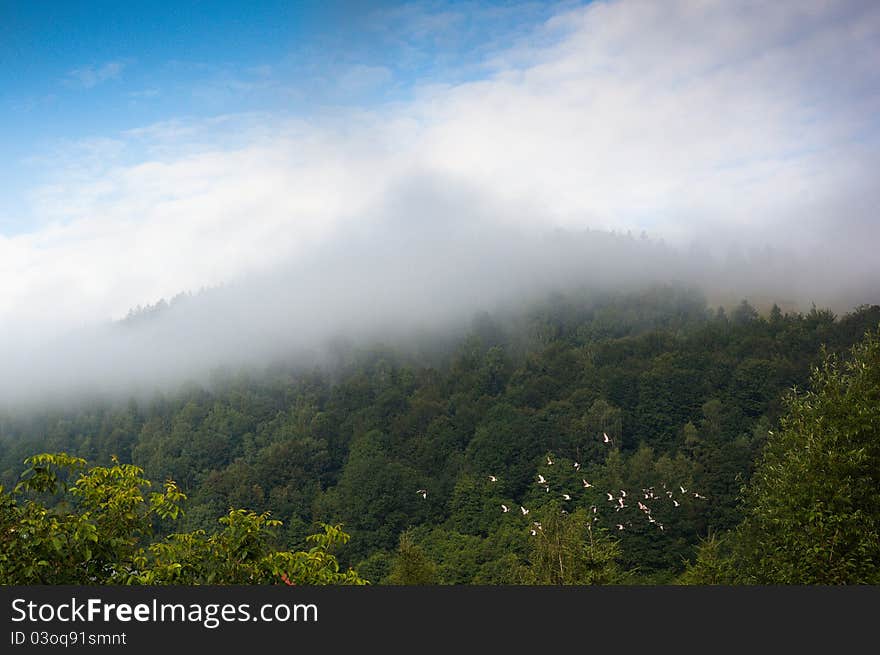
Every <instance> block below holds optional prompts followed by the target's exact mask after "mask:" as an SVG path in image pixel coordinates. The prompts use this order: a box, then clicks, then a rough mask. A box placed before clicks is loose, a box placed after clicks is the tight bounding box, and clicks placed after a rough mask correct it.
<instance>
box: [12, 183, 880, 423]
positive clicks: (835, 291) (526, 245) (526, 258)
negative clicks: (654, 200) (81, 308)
mask: <svg viewBox="0 0 880 655" xmlns="http://www.w3.org/2000/svg"><path fill="white" fill-rule="evenodd" d="M432 194H433V195H432ZM403 196H404V199H403V200H402V201H401V203H400V205H399V206H397V207H396V208H395V211H394V212H386V213H384V214H383V216H382V217H380V218H376V219H374V220H372V222H370V223H369V227H365V223H363V222H362V223H358V224H354V223H353V224H352V229H350V230H348V231H345V233H344V237H341V238H338V239H336V240H334V241H333V242H330V243H326V244H324V245H323V246H321V247H317V248H315V249H313V250H312V251H311V252H310V253H308V254H307V255H304V256H302V257H299V258H296V259H292V260H291V261H289V262H287V263H285V264H284V265H282V266H279V267H277V268H275V269H272V270H270V271H266V272H263V273H260V274H251V275H249V276H243V277H241V278H239V279H235V280H232V281H230V282H229V283H228V284H224V285H220V286H217V287H213V288H209V289H202V290H200V291H196V292H194V293H192V292H187V293H181V294H180V295H179V296H176V297H174V298H169V299H158V301H157V302H156V303H155V304H153V305H149V306H147V307H146V308H137V309H136V310H133V311H131V312H130V313H129V315H128V316H127V318H124V319H121V320H115V321H110V320H106V319H105V320H101V317H95V320H94V321H93V322H92V323H89V324H85V325H83V326H81V327H79V328H78V329H73V330H66V331H60V332H58V333H56V334H53V335H52V336H51V338H46V337H45V335H41V337H40V338H37V336H34V337H33V338H29V337H28V336H27V335H23V336H21V337H20V338H19V339H17V340H14V341H6V342H5V343H3V344H2V345H0V349H2V351H3V353H2V357H3V361H4V366H3V368H2V371H0V398H2V403H3V404H4V405H6V406H16V405H19V404H22V403H23V404H25V405H30V404H34V403H36V404H39V403H41V402H54V401H58V400H66V401H75V400H76V398H78V397H86V396H89V395H94V394H96V395H98V396H102V395H106V396H109V397H111V398H119V397H124V396H126V395H129V394H135V395H143V394H149V393H152V392H154V391H157V390H164V391H170V390H173V389H175V388H177V387H178V386H179V385H180V384H182V383H185V382H196V383H204V382H206V381H207V379H208V378H209V376H210V373H211V371H212V370H215V369H218V368H229V369H238V368H245V369H250V370H259V369H261V368H264V367H266V366H270V365H273V364H285V365H292V366H300V367H306V368H307V367H310V366H323V367H327V366H331V365H332V364H333V362H334V355H333V351H334V349H335V348H336V347H337V346H338V345H339V344H340V343H345V344H348V345H349V346H352V347H367V346H370V345H374V344H378V343H381V344H385V345H387V346H390V347H393V348H399V349H401V350H402V351H405V352H406V351H409V352H416V351H418V349H419V348H425V347H429V346H430V344H431V343H432V342H433V343H440V342H443V341H444V340H446V341H448V340H450V339H454V338H456V337H458V336H460V335H462V334H464V332H465V331H466V330H467V329H468V327H469V325H470V322H471V320H472V319H473V317H474V315H475V314H478V313H480V312H489V313H492V314H494V315H497V316H499V317H501V316H511V315H516V314H521V313H522V312H525V311H528V310H529V308H530V307H531V306H532V305H533V304H534V303H536V302H539V301H543V300H545V299H546V298H547V297H548V295H550V294H553V293H563V294H575V296H577V297H579V298H580V299H581V300H582V301H583V302H587V303H589V302H590V299H591V297H593V296H595V295H596V294H601V293H627V292H633V291H639V290H644V289H649V288H651V287H655V286H663V285H674V286H677V287H681V288H693V289H697V290H699V292H700V293H702V294H703V295H704V297H705V298H706V299H707V302H708V303H709V304H710V305H725V304H726V305H727V306H728V307H730V306H732V305H734V304H736V303H738V302H739V301H740V300H741V299H744V298H746V299H749V300H750V302H752V304H754V305H755V306H757V307H758V308H759V309H762V310H764V311H766V310H768V309H769V307H770V306H771V305H772V304H773V303H776V304H778V305H780V306H781V307H783V308H784V309H785V310H795V311H803V310H808V309H809V308H810V306H811V305H812V304H815V305H817V306H819V307H823V308H824V307H830V308H833V309H835V310H836V311H839V312H844V311H848V310H850V309H852V308H853V307H855V306H856V305H858V304H862V303H872V302H877V301H878V300H880V297H878V293H877V290H878V289H880V284H878V280H877V278H876V277H867V278H865V277H860V276H859V275H858V274H857V273H856V272H855V271H854V272H853V273H852V274H851V275H848V276H847V275H842V274H841V272H840V269H837V270H836V271H833V272H832V271H829V270H828V266H829V265H834V263H833V262H829V261H828V260H822V259H819V258H815V257H806V256H800V257H799V256H797V255H796V254H794V253H791V252H784V251H779V250H773V249H770V248H764V249H754V250H751V251H742V250H739V251H737V250H728V251H727V253H726V254H720V253H719V249H718V248H716V249H714V250H713V249H711V248H700V247H697V246H694V247H691V248H689V249H683V248H681V247H677V246H673V245H669V244H666V243H665V242H663V241H662V240H655V239H651V238H649V237H648V236H647V235H645V234H641V235H639V236H635V235H632V234H619V233H614V232H609V231H602V230H564V229H557V230H548V229H540V228H528V227H512V226H511V225H510V223H509V222H501V221H497V220H495V219H494V218H493V216H492V215H491V213H490V211H491V209H492V208H486V209H485V210H484V211H483V212H480V211H474V209H473V207H474V205H473V204H472V203H471V204H469V203H468V200H469V198H468V197H467V195H466V194H464V193H462V194H459V197H458V199H457V201H456V202H452V201H451V200H450V194H445V195H444V194H441V193H439V192H436V190H429V191H426V190H425V189H424V188H421V189H418V192H417V193H416V192H414V191H412V190H409V192H408V195H407V194H406V193H405V194H403ZM453 197H454V196H453ZM416 198H417V202H416ZM389 215H390V216H392V218H390V219H389V218H387V217H388V216H389ZM403 216H407V217H409V216H414V217H416V219H417V220H402V217H403ZM823 264H824V265H823ZM182 291H188V290H182Z"/></svg>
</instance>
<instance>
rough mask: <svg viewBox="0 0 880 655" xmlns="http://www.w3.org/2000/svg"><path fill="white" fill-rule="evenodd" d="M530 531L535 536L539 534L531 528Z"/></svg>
mask: <svg viewBox="0 0 880 655" xmlns="http://www.w3.org/2000/svg"><path fill="white" fill-rule="evenodd" d="M529 532H531V534H532V536H533V537H534V536H536V535H537V534H538V533H537V532H536V531H535V530H529Z"/></svg>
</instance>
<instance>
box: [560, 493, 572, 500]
mask: <svg viewBox="0 0 880 655" xmlns="http://www.w3.org/2000/svg"><path fill="white" fill-rule="evenodd" d="M562 497H563V498H564V499H565V500H571V496H569V495H568V494H562Z"/></svg>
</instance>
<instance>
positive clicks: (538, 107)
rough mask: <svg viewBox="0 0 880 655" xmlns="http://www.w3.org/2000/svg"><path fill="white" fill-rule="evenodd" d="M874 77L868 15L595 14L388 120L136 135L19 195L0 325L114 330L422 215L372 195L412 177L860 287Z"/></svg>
mask: <svg viewBox="0 0 880 655" xmlns="http://www.w3.org/2000/svg"><path fill="white" fill-rule="evenodd" d="M536 44H538V45H536ZM877 62H880V7H878V6H877V5H874V4H870V3H868V4H864V3H825V2H818V1H817V2H796V3H795V2H780V3H771V4H767V3H729V2H720V1H719V2H700V3H693V2H664V3H656V2H640V1H634V2H601V3H593V4H591V5H588V6H587V7H585V8H579V9H577V10H573V11H569V12H566V13H564V14H561V15H559V16H557V17H555V18H554V19H552V20H551V21H550V22H549V23H547V24H545V25H543V26H539V27H538V28H536V32H535V34H534V35H533V38H531V39H529V38H524V39H523V40H522V41H521V42H517V43H515V44H513V45H511V46H510V48H508V49H507V50H504V51H499V52H496V53H495V54H494V56H493V57H492V58H491V60H490V64H491V70H492V71H493V73H492V74H491V76H489V77H488V78H486V79H483V80H481V81H476V82H470V83H466V84H458V85H453V86H449V85H442V84H433V85H432V84H425V85H423V86H422V87H420V88H419V89H418V90H417V92H416V94H415V98H414V100H413V101H411V102H409V103H405V104H396V105H391V106H384V107H379V108H374V109H371V110H369V111H367V110H363V111H357V110H340V113H336V114H334V115H332V116H331V115H329V114H328V115H327V116H325V117H324V118H321V119H315V120H312V121H309V122H306V121H303V120H296V119H292V118H290V117H287V116H281V115H266V114H261V115H245V116H223V117H218V118H217V119H212V120H201V121H199V120H189V121H180V120H174V121H168V122H166V123H163V124H160V125H155V126H146V127H145V128H143V129H141V130H135V131H131V132H128V133H126V134H122V135H117V136H115V137H114V138H113V139H112V140H109V141H107V142H106V143H104V142H101V143H103V147H105V148H107V151H106V152H107V156H106V157H104V158H101V160H100V161H99V162H97V163H95V162H94V161H92V160H89V162H90V163H89V164H88V165H86V164H85V163H84V162H85V161H86V160H80V159H79V158H77V160H76V161H75V162H74V163H71V164H69V165H67V166H65V167H64V169H63V171H62V173H63V174H60V175H59V177H58V180H57V182H56V183H55V184H54V185H53V186H52V187H47V188H44V189H42V190H41V191H40V192H39V193H38V194H36V198H37V199H36V201H35V203H36V204H35V211H36V212H37V213H38V214H39V215H40V216H41V217H42V218H43V220H44V227H42V228H40V229H39V230H37V231H35V232H34V233H31V234H26V235H19V236H16V237H14V238H6V239H4V238H2V237H0V321H8V322H15V323H18V324H20V325H32V324H39V325H48V324H49V323H50V322H51V323H52V324H53V325H62V324H70V323H73V324H78V323H81V322H85V321H88V320H90V319H102V318H105V317H109V316H116V317H118V316H121V315H124V313H125V312H126V310H127V309H128V308H130V307H132V306H134V305H137V304H146V303H149V302H154V301H156V300H157V299H159V298H161V297H166V298H167V297H171V296H173V295H174V294H176V293H178V292H180V291H184V290H191V289H198V288H200V287H202V286H210V285H215V284H219V283H223V282H226V281H229V280H234V279H237V278H238V277H240V276H242V275H245V274H248V273H254V272H260V271H268V270H271V269H273V268H275V267H279V266H283V265H286V264H287V263H289V262H290V261H291V260H295V259H296V258H297V257H300V256H302V255H303V253H309V252H313V251H314V249H315V248H317V247H318V246H319V245H320V244H326V243H329V242H332V241H333V240H334V239H336V238H338V237H339V236H340V235H341V234H350V232H351V231H352V230H354V229H358V228H360V229H364V230H368V229H369V227H368V226H369V224H370V223H369V222H370V220H373V219H375V218H376V216H377V212H381V211H385V212H387V213H392V214H393V213H395V212H396V213H397V215H396V216H395V220H401V221H405V220H426V219H424V217H423V216H419V215H418V214H420V213H421V212H420V210H419V207H418V203H417V202H412V201H409V202H407V203H406V205H405V207H406V211H405V212H404V211H403V210H402V209H401V208H400V207H399V206H397V205H395V202H397V201H396V200H395V196H393V195H389V194H390V193H391V192H390V190H395V189H400V188H401V187H402V186H406V185H407V184H408V180H410V179H411V177H412V176H413V174H416V173H417V174H418V175H419V176H421V177H424V176H427V177H428V178H432V176H433V178H434V179H436V180H437V184H436V185H435V192H434V193H432V195H431V196H430V198H427V197H426V202H432V203H434V202H436V200H437V193H440V194H441V195H442V192H443V188H444V185H447V184H448V183H449V181H450V180H453V181H456V182H461V183H464V184H466V185H467V186H468V188H470V189H475V190H477V192H478V193H476V195H472V196H470V197H471V202H472V203H473V204H475V205H479V204H480V202H484V203H485V205H486V206H490V207H493V208H495V209H496V211H498V212H499V213H501V214H503V216H502V218H503V219H504V220H507V221H508V222H509V223H512V224H534V223H539V224H545V225H564V226H568V227H597V228H607V229H618V230H627V229H632V230H633V231H635V232H636V233H638V231H639V230H641V229H646V230H647V231H648V232H649V233H650V234H652V235H654V236H659V237H663V238H666V239H667V240H669V241H672V242H675V243H680V244H682V245H686V244H688V243H689V242H690V241H692V240H694V239H702V240H704V241H705V242H706V243H709V244H712V245H715V246H718V247H719V250H720V251H722V252H723V251H725V249H726V248H727V246H728V245H730V244H731V243H737V242H738V243H741V244H743V245H746V246H748V245H757V246H763V245H764V244H769V245H772V246H774V247H783V248H789V249H793V250H797V251H799V252H800V253H801V254H804V255H806V254H808V253H812V252H820V253H823V257H826V255H828V253H833V255H834V258H833V259H827V258H826V259H823V260H820V262H819V263H818V264H817V266H818V267H819V269H821V271H822V272H823V275H824V274H825V273H826V272H827V273H828V274H829V275H834V274H836V275H837V276H838V278H839V279H840V281H841V284H844V285H845V284H846V283H847V279H848V278H847V275H849V274H852V275H856V274H858V276H859V278H860V279H864V278H865V276H868V277H870V276H871V275H875V276H876V273H877V270H876V264H872V263H871V262H875V261H876V258H870V257H869V256H868V250H867V249H868V248H869V246H870V245H871V244H873V243H876V242H877V237H878V236H880V235H878V233H877V232H878V230H877V217H876V215H875V212H876V208H877V206H878V202H877V201H878V200H880V194H878V192H877V191H876V190H875V189H874V186H873V177H874V171H876V170H877V168H878V166H877V165H878V164H880V161H878V159H880V158H878V155H877V153H878V150H877V148H876V147H872V145H871V144H874V145H876V141H877V137H878V129H877V128H878V122H877V119H876V116H877V109H878V104H880V103H878V99H880V94H878V89H880V85H878V70H880V65H878V63H877ZM108 66H110V65H109V64H108V65H105V66H104V67H102V68H100V69H80V71H79V72H78V74H77V75H75V76H73V78H74V79H77V80H79V82H80V83H81V85H82V86H88V85H92V86H93V85H94V84H97V83H99V82H100V81H101V80H103V79H109V78H110V77H112V76H114V75H118V74H119V73H120V72H121V70H122V68H121V65H120V66H119V67H117V68H113V67H110V68H108ZM84 71H85V72H84ZM355 72H357V71H355ZM365 76H366V77H365ZM352 79H353V80H354V81H355V82H358V81H359V80H360V81H363V80H364V79H367V81H368V82H369V83H370V84H375V83H380V82H382V81H383V80H386V76H385V75H384V73H383V72H382V71H381V70H372V69H366V68H363V70H360V72H358V73H357V75H355V77H354V78H352ZM343 81H344V80H343ZM114 144H115V145H114ZM119 144H121V145H119ZM113 147H118V148H121V150H120V151H119V152H116V153H115V154H114V152H110V150H112V148H113ZM125 153H128V154H125ZM131 153H135V155H136V154H137V153H140V157H137V156H134V161H132V157H133V155H132V154H131ZM123 155H125V156H123ZM438 188H439V191H437V189H438ZM478 198H482V200H479V199H478ZM856 198H858V199H860V201H857V200H856ZM452 206H453V207H455V208H456V209H455V211H458V212H464V213H465V214H467V212H468V211H470V210H469V209H468V205H467V204H464V205H462V204H455V203H453V205H452ZM395 207H397V208H396V209H395ZM424 213H425V214H429V215H430V216H431V220H437V221H442V220H443V216H442V215H437V213H436V212H432V211H431V208H429V207H426V208H425V212H424ZM370 217H372V218H370ZM385 218H387V217H385ZM456 218H458V219H461V217H460V216H458V217H456ZM850 235H853V236H852V237H851V236H850ZM828 256H830V255H828ZM856 263H857V264H858V266H860V267H861V268H858V269H857V267H856V266H855V264H856ZM835 266H840V268H839V269H838V270H837V271H836V273H835V269H834V267H835ZM872 266H873V268H871V270H868V271H866V270H864V269H865V267H868V268H870V267H872ZM819 269H817V270H819ZM807 279H809V280H815V279H816V276H815V275H814V276H813V277H809V276H807Z"/></svg>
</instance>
